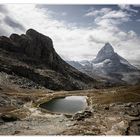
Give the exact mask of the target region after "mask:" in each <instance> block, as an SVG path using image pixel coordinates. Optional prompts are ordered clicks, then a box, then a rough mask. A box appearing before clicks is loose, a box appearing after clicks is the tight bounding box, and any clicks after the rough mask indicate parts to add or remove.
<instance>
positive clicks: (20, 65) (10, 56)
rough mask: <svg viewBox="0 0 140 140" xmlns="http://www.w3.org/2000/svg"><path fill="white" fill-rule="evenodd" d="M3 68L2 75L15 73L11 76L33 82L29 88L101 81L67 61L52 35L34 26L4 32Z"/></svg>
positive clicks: (77, 85) (59, 87)
mask: <svg viewBox="0 0 140 140" xmlns="http://www.w3.org/2000/svg"><path fill="white" fill-rule="evenodd" d="M0 72H1V75H0V76H3V75H6V76H5V77H12V78H9V79H8V80H10V81H11V79H12V81H14V83H20V84H21V85H22V86H23V84H26V83H29V84H28V85H27V84H26V85H27V88H28V87H29V86H30V87H32V86H33V85H40V86H43V87H46V88H48V89H52V90H79V89H89V88H94V87H96V86H97V85H98V82H97V80H95V79H94V78H91V77H89V76H88V75H86V74H84V73H82V72H80V71H78V70H77V69H75V68H74V67H72V66H70V65H69V64H68V63H66V62H65V61H64V60H63V59H62V58H61V57H60V56H59V55H58V54H57V53H56V51H55V49H54V47H53V42H52V39H51V38H49V37H48V36H45V35H43V34H41V33H39V32H37V31H35V30H33V29H29V30H28V31H27V32H26V34H22V35H18V34H12V35H11V36H10V37H6V36H0ZM0 78H1V77H0ZM1 79H2V78H1ZM17 79H19V82H17ZM22 79H24V81H23V80H22ZM4 80H7V79H4ZM32 83H33V84H32ZM0 84H1V83H0ZM35 87H36V86H35Z"/></svg>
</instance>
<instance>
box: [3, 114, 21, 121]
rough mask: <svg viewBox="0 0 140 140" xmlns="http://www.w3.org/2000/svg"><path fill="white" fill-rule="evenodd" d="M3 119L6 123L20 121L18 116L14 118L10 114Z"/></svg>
mask: <svg viewBox="0 0 140 140" xmlns="http://www.w3.org/2000/svg"><path fill="white" fill-rule="evenodd" d="M1 119H2V120H3V121H4V122H13V121H17V120H19V118H17V117H16V116H12V115H8V114H7V115H2V116H1Z"/></svg>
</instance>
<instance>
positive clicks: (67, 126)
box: [0, 29, 140, 135]
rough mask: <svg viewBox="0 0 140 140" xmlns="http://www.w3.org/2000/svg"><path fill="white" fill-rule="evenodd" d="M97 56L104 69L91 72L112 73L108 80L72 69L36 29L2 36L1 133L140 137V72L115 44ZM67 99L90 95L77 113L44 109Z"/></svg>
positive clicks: (0, 78) (0, 64) (0, 73)
mask: <svg viewBox="0 0 140 140" xmlns="http://www.w3.org/2000/svg"><path fill="white" fill-rule="evenodd" d="M97 56H98V57H97V58H98V59H96V62H95V60H94V65H95V63H97V62H98V61H99V63H102V61H103V65H100V64H99V63H97V65H98V66H99V67H98V68H99V69H96V68H97V67H95V69H94V70H92V72H99V73H100V70H107V71H108V72H107V73H106V75H104V76H103V77H102V76H100V75H98V74H94V75H90V74H89V73H88V74H87V73H86V72H85V71H82V70H79V69H78V68H74V67H75V66H71V65H69V64H68V63H67V62H65V61H64V60H63V59H62V58H61V57H60V56H59V55H58V54H57V52H56V51H55V49H54V46H53V41H52V39H51V38H50V37H48V36H45V35H43V34H41V33H39V32H37V31H35V30H34V29H29V30H27V31H26V33H25V34H21V35H18V34H12V35H11V36H10V37H6V36H0V135H140V83H139V70H138V69H137V68H135V67H134V66H133V65H131V64H129V62H127V60H125V59H124V58H122V57H120V56H119V55H118V54H117V53H115V52H114V50H113V48H112V46H111V45H110V44H105V46H104V47H103V49H102V50H101V51H100V52H99V53H98V55H97ZM108 57H110V60H109V59H108ZM120 60H121V61H120ZM122 62H123V63H122ZM124 63H125V64H124ZM79 66H81V65H80V64H79ZM100 66H101V67H100ZM86 69H88V70H90V69H89V68H88V67H87V68H86ZM110 71H111V72H110ZM90 72H91V71H90ZM129 72H132V73H133V74H132V75H130V74H129ZM122 74H124V75H125V78H124V79H122ZM108 76H109V77H110V78H112V79H109V78H108ZM129 76H130V77H131V78H132V79H131V78H129ZM120 77H121V78H120ZM126 77H128V78H126ZM128 79H129V81H130V83H129V82H125V80H126V81H128ZM132 83H133V84H132ZM68 96H69V97H70V96H80V97H81V96H82V97H86V102H87V106H86V107H85V108H84V109H81V108H80V110H79V109H78V111H77V110H76V112H75V111H74V112H73V113H69V111H67V110H66V111H65V112H57V111H56V112H55V111H54V112H53V111H51V110H47V109H45V108H42V107H41V105H42V104H44V103H49V102H51V101H53V100H55V99H63V98H65V97H66V98H68ZM65 103H66V104H68V102H65ZM73 103H75V102H73ZM76 103H78V105H80V102H76ZM68 106H69V105H68ZM61 107H63V104H61ZM65 107H66V106H65ZM73 107H74V109H75V107H76V105H75V104H73ZM80 107H81V105H80Z"/></svg>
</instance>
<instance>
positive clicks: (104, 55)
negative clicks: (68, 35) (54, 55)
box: [68, 43, 140, 84]
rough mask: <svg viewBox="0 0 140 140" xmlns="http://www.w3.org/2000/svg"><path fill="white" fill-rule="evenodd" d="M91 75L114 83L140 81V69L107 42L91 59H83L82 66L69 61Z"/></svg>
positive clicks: (135, 82)
mask: <svg viewBox="0 0 140 140" xmlns="http://www.w3.org/2000/svg"><path fill="white" fill-rule="evenodd" d="M68 63H69V64H71V65H72V66H74V67H75V68H77V69H78V70H80V71H82V72H84V73H86V74H88V75H89V76H91V77H94V78H98V79H102V80H104V81H106V82H109V83H112V84H137V83H139V82H140V70H138V69H137V68H136V67H134V66H133V65H131V64H130V63H129V62H128V61H127V60H126V59H124V58H122V57H121V56H120V55H118V54H117V53H116V52H114V49H113V47H112V46H111V45H110V44H109V43H106V44H105V46H104V47H103V48H102V49H101V50H100V51H99V52H98V54H97V56H96V58H95V59H94V60H91V61H84V62H83V61H81V62H76V63H79V65H80V67H79V66H78V67H77V65H74V64H73V62H68Z"/></svg>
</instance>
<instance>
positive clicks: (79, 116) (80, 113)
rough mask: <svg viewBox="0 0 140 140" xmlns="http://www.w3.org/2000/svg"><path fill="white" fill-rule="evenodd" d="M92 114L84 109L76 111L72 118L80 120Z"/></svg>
mask: <svg viewBox="0 0 140 140" xmlns="http://www.w3.org/2000/svg"><path fill="white" fill-rule="evenodd" d="M91 115H92V112H91V111H88V110H85V111H84V112H78V113H76V114H75V115H74V116H73V120H77V121H81V120H84V119H85V118H89V117H90V116H91Z"/></svg>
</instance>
